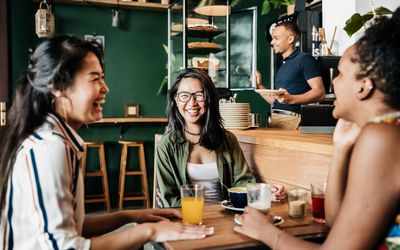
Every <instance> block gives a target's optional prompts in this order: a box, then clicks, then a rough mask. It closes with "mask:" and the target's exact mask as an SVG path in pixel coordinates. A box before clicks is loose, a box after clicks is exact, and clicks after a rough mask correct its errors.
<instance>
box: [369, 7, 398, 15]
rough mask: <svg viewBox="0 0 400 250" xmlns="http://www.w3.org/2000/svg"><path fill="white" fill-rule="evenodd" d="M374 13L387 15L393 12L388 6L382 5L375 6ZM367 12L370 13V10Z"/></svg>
mask: <svg viewBox="0 0 400 250" xmlns="http://www.w3.org/2000/svg"><path fill="white" fill-rule="evenodd" d="M375 13H376V14H377V15H389V14H393V11H391V10H389V9H388V8H385V7H383V6H379V7H377V8H375ZM368 14H372V11H369V12H368Z"/></svg>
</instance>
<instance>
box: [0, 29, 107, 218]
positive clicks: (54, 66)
mask: <svg viewBox="0 0 400 250" xmlns="http://www.w3.org/2000/svg"><path fill="white" fill-rule="evenodd" d="M89 52H92V53H94V54H95V55H96V56H97V58H98V59H99V61H100V65H101V67H102V68H104V62H103V51H102V48H101V46H100V45H99V44H97V43H96V42H89V41H85V40H82V39H80V38H78V37H74V36H66V35H63V36H57V37H53V38H50V39H46V40H43V41H42V42H41V43H40V44H39V45H38V46H37V47H36V49H35V50H34V51H33V52H32V53H31V55H30V57H29V62H28V67H27V69H26V72H25V73H24V75H23V77H22V78H21V80H20V81H19V84H18V87H17V89H16V96H15V99H14V101H13V103H12V106H11V108H10V111H9V113H8V117H7V125H6V127H5V129H4V131H3V134H2V135H0V145H1V147H2V148H1V151H0V185H1V186H0V211H1V210H2V209H3V205H4V198H5V194H6V190H7V183H8V178H9V176H10V173H11V171H12V168H13V165H14V162H15V158H16V155H17V152H18V149H19V147H20V146H21V144H22V142H23V141H24V140H25V139H26V138H27V137H28V136H29V135H30V134H31V133H32V132H33V131H34V130H35V129H37V128H38V127H40V126H41V125H42V124H43V123H44V122H45V119H46V116H47V114H48V113H55V110H54V105H53V101H54V96H53V94H52V91H57V90H65V89H66V88H68V87H70V86H72V85H73V83H74V76H75V74H76V73H77V72H78V71H79V70H80V69H81V68H82V66H83V62H84V58H85V57H86V55H87V54H88V53H89Z"/></svg>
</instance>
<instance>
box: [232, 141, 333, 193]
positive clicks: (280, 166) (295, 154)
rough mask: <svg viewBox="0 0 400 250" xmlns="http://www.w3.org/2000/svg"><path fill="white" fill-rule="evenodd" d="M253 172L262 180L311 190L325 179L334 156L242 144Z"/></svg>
mask: <svg viewBox="0 0 400 250" xmlns="http://www.w3.org/2000/svg"><path fill="white" fill-rule="evenodd" d="M240 146H241V147H242V149H243V152H244V154H245V157H246V160H247V162H248V164H249V165H250V167H251V168H252V171H253V172H254V173H255V174H256V175H257V176H258V177H259V178H260V179H261V180H262V181H266V182H271V183H282V184H284V185H285V186H288V187H302V188H305V189H308V190H309V189H310V183H311V182H315V181H323V180H326V178H327V175H328V170H329V166H330V162H331V156H329V155H326V154H318V153H312V152H304V151H301V150H293V149H285V148H278V147H271V146H263V145H257V144H249V143H240Z"/></svg>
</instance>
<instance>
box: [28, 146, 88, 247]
mask: <svg viewBox="0 0 400 250" xmlns="http://www.w3.org/2000/svg"><path fill="white" fill-rule="evenodd" d="M71 153H72V152H71V150H70V148H69V147H68V146H66V144H64V143H62V142H61V141H58V140H57V141H53V142H52V143H50V142H49V141H41V142H38V143H36V145H35V146H34V147H32V148H31V149H30V150H29V152H28V153H27V154H26V170H27V171H28V172H29V173H30V174H29V177H28V178H29V185H26V188H27V190H26V191H27V193H30V194H32V200H33V202H34V203H35V211H33V214H34V216H32V220H33V221H32V223H33V225H37V234H38V237H37V239H38V241H39V244H40V246H41V248H42V249H89V247H90V241H89V240H86V239H84V238H83V237H81V236H80V233H79V232H78V231H77V228H78V227H77V221H76V216H75V210H74V204H75V198H74V194H73V193H72V190H71V187H73V186H74V184H73V182H74V180H73V176H72V175H71V173H73V172H74V169H75V167H74V164H75V162H73V161H71V159H73V157H71ZM77 167H78V166H77Z"/></svg>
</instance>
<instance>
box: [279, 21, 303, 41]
mask: <svg viewBox="0 0 400 250" xmlns="http://www.w3.org/2000/svg"><path fill="white" fill-rule="evenodd" d="M279 26H283V27H285V29H287V30H289V31H291V32H292V33H293V35H294V41H295V42H297V40H298V39H299V36H300V30H299V27H297V24H296V23H294V22H288V21H283V22H280V23H277V24H276V26H275V28H276V27H279Z"/></svg>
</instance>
